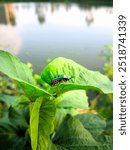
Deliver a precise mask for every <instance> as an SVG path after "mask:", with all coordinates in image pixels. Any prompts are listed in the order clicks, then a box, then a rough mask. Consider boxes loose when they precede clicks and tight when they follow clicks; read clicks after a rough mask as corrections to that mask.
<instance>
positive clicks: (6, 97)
mask: <svg viewBox="0 0 130 150" xmlns="http://www.w3.org/2000/svg"><path fill="white" fill-rule="evenodd" d="M17 98H18V96H10V95H6V94H0V101H2V102H5V103H6V104H7V105H8V106H10V105H12V104H13V103H14V102H15V100H16V99H17Z"/></svg>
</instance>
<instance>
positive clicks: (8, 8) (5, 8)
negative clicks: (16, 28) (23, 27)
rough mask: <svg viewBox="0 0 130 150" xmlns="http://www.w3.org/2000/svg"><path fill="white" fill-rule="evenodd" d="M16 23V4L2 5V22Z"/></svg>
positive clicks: (0, 6)
mask: <svg viewBox="0 0 130 150" xmlns="http://www.w3.org/2000/svg"><path fill="white" fill-rule="evenodd" d="M1 23H2V24H11V25H15V23H16V22H15V8H14V4H5V5H0V24H1Z"/></svg>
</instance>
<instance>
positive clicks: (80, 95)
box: [56, 90, 89, 109]
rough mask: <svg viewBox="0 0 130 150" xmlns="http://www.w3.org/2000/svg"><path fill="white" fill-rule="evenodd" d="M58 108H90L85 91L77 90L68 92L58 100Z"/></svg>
mask: <svg viewBox="0 0 130 150" xmlns="http://www.w3.org/2000/svg"><path fill="white" fill-rule="evenodd" d="M56 101H57V103H58V104H57V107H64V108H70V107H72V108H84V109H87V108H89V104H88V97H87V96H86V92H85V91H84V90H75V91H69V92H66V93H64V94H62V95H60V96H58V98H57V99H56Z"/></svg>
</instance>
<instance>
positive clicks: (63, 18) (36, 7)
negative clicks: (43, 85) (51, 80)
mask: <svg viewBox="0 0 130 150" xmlns="http://www.w3.org/2000/svg"><path fill="white" fill-rule="evenodd" d="M112 11H113V9H112V6H100V5H98V6H94V5H91V6H89V5H87V4H84V6H83V7H81V6H80V5H79V4H76V3H68V4H66V3H8V4H0V49H4V50H7V51H9V52H11V53H13V54H16V55H17V56H18V57H19V58H20V59H21V60H22V61H23V62H25V63H26V62H31V63H32V64H33V65H34V70H35V72H37V73H39V72H40V71H41V70H42V69H43V67H44V66H45V65H46V64H47V63H48V62H49V61H50V60H53V59H54V58H56V57H59V56H62V57H66V58H70V59H73V60H74V61H76V62H78V63H80V64H82V65H83V66H85V67H87V68H88V69H92V70H102V67H103V64H104V59H103V58H101V57H99V54H100V52H101V51H102V50H103V49H104V46H105V45H106V44H111V45H112V40H113V39H112V22H113V21H112V15H113V14H112Z"/></svg>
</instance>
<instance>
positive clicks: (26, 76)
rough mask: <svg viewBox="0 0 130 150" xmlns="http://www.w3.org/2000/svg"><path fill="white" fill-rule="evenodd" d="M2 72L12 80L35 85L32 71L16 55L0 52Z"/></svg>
mask: <svg viewBox="0 0 130 150" xmlns="http://www.w3.org/2000/svg"><path fill="white" fill-rule="evenodd" d="M0 71H1V72H3V73H5V74H7V75H8V76H9V77H10V78H12V79H16V80H22V81H25V82H28V83H31V84H34V83H35V82H34V79H33V77H32V73H31V71H30V69H29V68H28V67H27V66H26V65H25V64H23V63H21V62H20V60H19V59H18V58H17V57H15V56H14V55H12V54H10V53H8V52H5V51H0Z"/></svg>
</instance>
